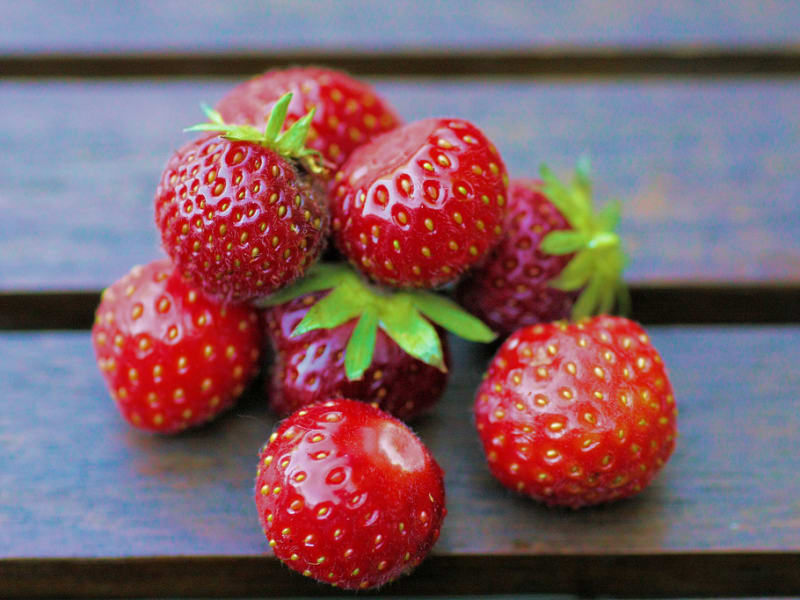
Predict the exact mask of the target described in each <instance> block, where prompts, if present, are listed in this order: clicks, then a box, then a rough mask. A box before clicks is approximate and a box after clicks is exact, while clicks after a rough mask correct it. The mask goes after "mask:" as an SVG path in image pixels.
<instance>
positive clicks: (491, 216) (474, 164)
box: [331, 119, 508, 288]
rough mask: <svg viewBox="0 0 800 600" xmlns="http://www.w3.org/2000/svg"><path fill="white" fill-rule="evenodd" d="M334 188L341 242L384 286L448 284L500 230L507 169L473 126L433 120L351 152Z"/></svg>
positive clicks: (333, 202)
mask: <svg viewBox="0 0 800 600" xmlns="http://www.w3.org/2000/svg"><path fill="white" fill-rule="evenodd" d="M335 182H336V185H335V189H334V190H333V192H332V196H333V197H332V200H331V216H332V218H333V230H334V239H335V241H336V244H337V246H338V247H339V250H340V251H341V252H342V253H344V254H345V255H346V256H347V257H348V259H349V260H350V262H351V263H353V264H354V265H356V266H357V267H358V268H359V269H361V270H362V271H363V272H364V273H366V274H367V275H369V276H370V277H371V278H372V279H374V280H375V281H378V282H381V283H386V284H389V285H393V286H397V287H424V288H431V287H437V286H441V285H443V284H445V283H447V282H449V281H453V280H454V279H456V278H457V277H458V276H459V275H460V274H461V273H462V272H464V271H465V270H466V269H467V268H468V267H470V266H472V265H474V264H476V263H477V262H478V261H479V260H481V258H483V256H484V255H485V254H486V253H487V252H488V251H489V250H490V249H491V248H492V247H493V246H494V245H495V244H496V243H497V242H498V241H499V240H500V237H501V234H502V222H503V216H504V214H505V210H506V208H505V206H506V186H507V183H508V176H507V175H506V169H505V166H504V164H503V161H502V159H501V158H500V155H499V154H498V153H497V150H496V149H495V147H494V146H493V145H492V143H491V142H489V140H488V139H486V137H485V136H484V135H483V134H482V133H481V132H480V131H479V130H478V128H477V127H475V126H474V125H472V124H471V123H468V122H467V121H462V120H459V119H427V120H424V121H418V122H416V123H412V124H410V125H406V126H404V127H401V128H399V129H395V130H394V131H390V132H389V133H385V134H383V135H380V136H378V137H376V138H375V139H373V140H372V141H371V142H368V143H367V144H364V145H363V146H361V147H359V148H358V149H356V150H355V151H354V152H353V154H352V155H351V156H350V158H349V159H348V160H347V162H346V163H345V164H344V165H343V166H342V168H341V170H340V171H339V173H337V175H336V177H335Z"/></svg>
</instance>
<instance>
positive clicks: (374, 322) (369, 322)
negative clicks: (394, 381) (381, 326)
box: [344, 308, 378, 381]
mask: <svg viewBox="0 0 800 600" xmlns="http://www.w3.org/2000/svg"><path fill="white" fill-rule="evenodd" d="M377 336H378V316H377V314H376V313H375V311H374V310H373V309H371V308H367V309H366V310H365V311H364V313H363V314H362V315H361V318H360V319H359V320H358V323H356V326H355V329H353V333H352V335H351V336H350V339H349V340H348V342H347V347H346V348H345V350H344V372H345V375H347V379H348V380H349V381H356V380H358V379H361V378H362V377H364V372H365V371H366V370H367V369H368V368H369V365H370V364H371V363H372V357H373V355H374V354H375V342H376V340H377Z"/></svg>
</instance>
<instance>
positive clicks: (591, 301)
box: [456, 158, 630, 335]
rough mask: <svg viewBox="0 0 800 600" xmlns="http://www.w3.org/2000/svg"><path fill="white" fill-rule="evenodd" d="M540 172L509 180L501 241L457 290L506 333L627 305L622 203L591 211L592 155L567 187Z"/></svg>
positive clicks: (464, 303) (478, 313) (466, 302)
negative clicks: (534, 177) (536, 177)
mask: <svg viewBox="0 0 800 600" xmlns="http://www.w3.org/2000/svg"><path fill="white" fill-rule="evenodd" d="M541 177H542V179H541V180H532V179H518V180H513V181H511V183H510V185H509V198H508V213H507V214H506V217H505V224H504V228H503V231H504V237H503V239H502V240H501V241H500V243H499V244H498V245H497V247H496V248H495V249H494V250H493V251H492V253H491V254H490V255H489V257H488V258H487V260H486V261H485V262H483V263H482V264H481V265H479V266H478V267H476V268H475V269H473V270H472V271H470V272H469V273H468V275H467V276H465V277H464V279H462V281H460V282H459V285H458V288H457V290H456V297H457V298H458V301H459V302H460V303H461V304H462V306H464V307H465V308H467V309H468V310H469V311H470V312H471V313H472V314H474V315H476V316H477V317H479V318H480V319H481V320H483V321H485V322H486V323H487V324H488V325H489V326H490V327H492V328H493V329H495V330H496V331H498V332H500V333H502V334H503V335H508V334H510V333H512V332H513V331H515V330H516V329H518V328H520V327H523V326H526V325H533V324H536V323H543V322H548V321H555V320H559V319H565V318H569V317H571V318H573V319H579V318H581V317H585V316H589V315H591V314H597V313H608V312H609V311H611V310H612V309H613V308H614V306H615V305H616V307H617V309H618V310H619V311H620V312H622V313H623V314H625V313H627V312H628V311H629V307H630V299H629V296H628V293H627V289H626V287H625V285H624V283H623V281H622V271H623V270H624V268H625V264H626V260H627V259H626V256H625V253H624V251H623V249H622V243H621V241H620V238H619V235H618V234H617V233H616V228H617V226H618V224H619V219H620V204H619V203H618V202H610V203H608V204H606V205H605V206H604V207H603V208H602V209H601V210H600V211H599V212H595V211H594V208H593V207H592V184H591V179H590V167H589V161H588V159H585V158H584V159H581V160H580V161H579V162H578V166H577V168H576V171H575V177H574V179H573V181H572V182H571V183H569V184H564V183H562V182H561V181H559V179H558V178H557V177H556V176H555V174H553V172H552V171H551V170H550V169H548V168H547V167H546V166H543V167H542V169H541Z"/></svg>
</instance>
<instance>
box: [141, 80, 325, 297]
mask: <svg viewBox="0 0 800 600" xmlns="http://www.w3.org/2000/svg"><path fill="white" fill-rule="evenodd" d="M289 100H290V98H289V97H288V96H287V97H285V98H283V99H282V101H281V103H280V104H279V105H278V106H276V111H275V112H274V113H273V120H272V121H270V124H269V126H268V128H267V130H266V131H265V132H259V131H256V130H255V129H253V128H252V127H240V126H231V125H226V124H225V123H224V122H223V121H222V120H221V118H220V117H219V115H218V114H216V113H214V112H213V111H210V112H209V116H210V117H211V119H212V121H213V122H212V123H210V124H204V125H202V126H196V127H195V128H192V129H198V130H213V131H220V132H221V133H212V134H208V135H204V136H203V137H201V138H199V139H196V140H194V141H192V142H189V143H188V144H186V145H185V146H184V147H183V148H181V149H180V150H178V151H177V152H176V153H175V154H174V155H173V156H172V158H171V159H170V160H169V162H168V163H167V166H166V168H165V169H164V173H163V175H162V176H161V181H160V183H159V185H158V189H157V191H156V199H155V209H156V223H157V224H158V227H159V229H160V231H161V238H162V242H163V245H164V249H165V250H166V252H167V254H169V256H170V257H171V258H172V260H173V262H174V264H175V265H176V267H177V268H178V269H180V271H181V272H183V273H184V274H186V275H187V276H191V277H193V278H194V284H195V285H197V286H199V287H202V288H203V289H204V290H205V291H206V292H208V293H211V294H215V295H219V296H221V297H223V298H224V299H233V300H247V299H250V298H253V297H256V296H261V295H265V294H268V293H270V292H272V291H274V290H276V289H278V288H280V287H282V286H284V285H286V284H288V283H289V282H291V281H292V280H293V279H295V278H297V277H299V276H301V275H302V274H303V273H304V272H305V270H306V269H307V268H308V267H309V266H311V264H313V263H314V261H315V260H316V259H317V258H318V256H319V254H320V252H321V250H322V247H323V244H324V241H325V235H326V231H327V226H328V211H327V207H326V205H327V202H326V200H325V195H324V189H323V187H322V185H321V184H320V183H318V181H317V179H316V177H314V176H312V175H311V174H310V173H309V172H308V169H315V168H316V167H315V166H314V164H313V153H312V152H311V151H309V150H308V149H306V148H304V146H303V143H304V139H305V133H306V131H307V127H308V122H309V120H310V117H309V116H308V115H307V116H306V118H305V119H303V120H301V121H298V122H297V123H296V124H295V126H293V127H292V128H291V129H289V130H288V131H286V132H285V133H283V134H280V133H279V132H280V129H281V127H282V124H283V118H284V117H285V112H284V111H285V109H286V105H287V104H288V102H289ZM301 161H305V166H303V164H301Z"/></svg>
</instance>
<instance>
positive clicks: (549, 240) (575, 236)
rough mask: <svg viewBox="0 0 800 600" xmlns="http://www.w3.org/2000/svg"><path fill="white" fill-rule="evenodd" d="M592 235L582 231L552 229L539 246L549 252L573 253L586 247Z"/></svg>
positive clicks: (543, 250)
mask: <svg viewBox="0 0 800 600" xmlns="http://www.w3.org/2000/svg"><path fill="white" fill-rule="evenodd" d="M590 239H591V235H589V234H588V233H585V232H582V231H575V230H572V229H563V230H558V231H551V232H550V233H548V234H547V235H546V236H544V239H543V240H542V242H541V244H540V245H539V248H540V249H541V250H542V252H546V253H547V254H558V255H560V254H572V253H573V252H577V251H578V250H580V249H581V248H585V247H586V244H587V242H588V241H589V240H590Z"/></svg>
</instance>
